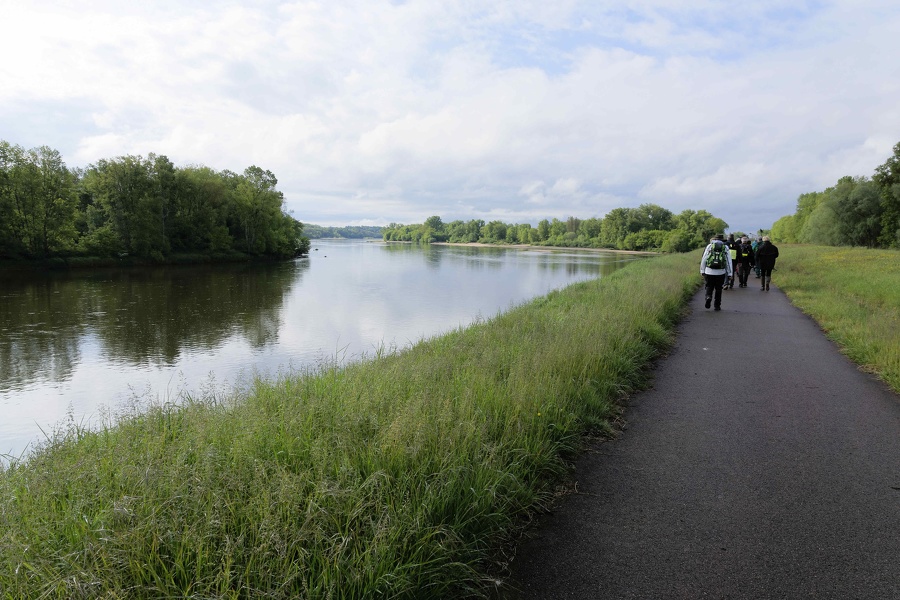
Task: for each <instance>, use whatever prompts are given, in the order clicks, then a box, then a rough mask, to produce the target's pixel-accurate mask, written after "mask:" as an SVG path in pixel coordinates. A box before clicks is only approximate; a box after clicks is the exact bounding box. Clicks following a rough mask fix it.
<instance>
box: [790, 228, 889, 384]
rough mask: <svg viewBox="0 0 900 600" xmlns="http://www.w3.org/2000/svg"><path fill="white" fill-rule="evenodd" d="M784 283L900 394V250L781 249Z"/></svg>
mask: <svg viewBox="0 0 900 600" xmlns="http://www.w3.org/2000/svg"><path fill="white" fill-rule="evenodd" d="M779 250H780V253H781V257H780V258H779V259H778V264H777V266H778V271H777V273H776V274H775V275H776V276H775V278H774V279H776V280H777V283H778V285H779V286H780V287H781V288H782V289H783V290H784V291H785V293H786V294H787V295H788V297H789V298H790V299H791V301H792V302H793V303H794V305H796V306H797V307H799V308H800V309H801V310H802V311H803V312H805V313H807V314H809V315H810V316H811V317H812V318H814V319H815V320H816V321H817V322H818V323H819V325H820V326H821V327H822V329H823V330H824V331H825V333H826V334H827V335H828V337H830V338H831V339H833V340H834V341H835V342H837V343H838V344H839V345H840V346H841V347H842V348H843V349H844V352H846V354H847V356H848V357H850V359H851V360H853V361H854V362H856V363H859V364H860V365H862V366H863V367H864V368H865V369H867V370H869V371H871V372H872V373H875V374H877V375H878V376H880V377H881V378H882V379H884V381H886V382H887V383H888V385H890V386H891V387H892V388H893V389H894V390H896V391H897V392H900V252H898V251H896V250H872V249H866V248H844V247H829V246H782V247H780V248H779Z"/></svg>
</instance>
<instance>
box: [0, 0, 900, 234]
mask: <svg viewBox="0 0 900 600" xmlns="http://www.w3.org/2000/svg"><path fill="white" fill-rule="evenodd" d="M3 11H4V17H5V18H4V20H3V21H2V22H0V51H2V52H4V54H5V55H6V56H14V57H16V58H15V59H14V60H11V61H7V62H5V63H4V64H3V65H2V66H0V76H2V78H3V81H4V86H2V87H0V132H2V133H0V137H2V138H3V139H6V140H7V141H10V142H12V143H18V144H21V145H24V146H26V147H33V146H38V145H45V144H46V145H49V146H51V147H54V148H57V149H58V150H60V152H62V154H63V156H64V158H65V159H66V160H67V162H69V164H70V165H71V166H82V165H84V164H87V163H89V162H94V161H96V160H99V159H101V158H110V157H113V156H118V155H122V154H143V155H146V154H148V153H150V152H155V153H158V154H166V155H168V156H169V158H170V159H172V160H173V161H174V162H175V163H176V164H178V165H181V164H198V163H199V164H206V165H208V166H211V167H213V168H217V169H231V170H236V171H240V170H243V169H244V168H245V167H247V166H249V165H251V164H257V165H259V166H262V167H264V168H267V169H270V170H272V171H273V172H274V173H275V174H276V176H277V177H278V178H279V187H280V189H282V191H284V193H285V196H286V198H287V201H288V207H289V208H290V209H292V211H293V214H294V215H295V216H296V217H297V218H299V219H301V220H303V221H307V222H314V223H321V224H346V223H361V222H372V221H373V220H377V219H383V221H384V222H385V223H386V222H389V221H398V222H413V221H421V220H423V219H424V218H426V217H427V216H430V215H433V214H438V215H441V216H442V217H443V218H445V220H451V219H454V218H463V219H469V218H484V217H486V216H495V215H498V214H504V215H510V216H511V217H515V219H518V220H528V221H532V222H534V221H536V220H538V219H541V218H552V217H558V218H565V217H567V216H569V215H573V216H579V217H588V216H602V215H603V214H605V212H607V211H608V210H609V209H611V208H614V207H616V206H636V205H638V204H640V203H643V202H654V203H658V204H661V205H662V206H665V207H667V208H669V209H670V210H676V211H677V210H682V209H684V208H694V209H701V208H703V209H706V210H710V211H711V212H713V213H714V214H716V215H718V216H722V217H723V218H724V219H725V220H726V221H728V222H730V223H732V224H734V225H736V226H741V227H742V228H745V229H751V228H752V229H755V228H758V227H768V226H769V225H770V224H771V223H772V221H774V220H775V219H777V218H778V217H780V216H782V215H784V214H789V213H791V212H793V210H794V202H795V200H796V197H797V195H798V194H799V193H802V192H805V191H812V190H815V189H822V188H823V187H824V186H828V185H831V184H833V183H834V182H835V181H836V180H837V179H838V178H839V177H841V176H843V175H847V174H851V175H870V174H871V173H872V172H873V170H874V168H875V167H876V166H877V165H878V164H880V163H882V162H883V161H884V160H886V159H887V157H888V156H889V155H890V152H891V147H892V146H893V144H894V143H896V142H897V141H898V140H900V108H898V105H897V102H896V98H897V97H900V70H898V69H900V68H898V66H896V61H891V60H889V57H893V56H896V55H898V54H900V16H898V14H897V11H896V10H895V9H894V8H893V5H892V4H891V3H887V2H882V1H881V0H870V1H863V2H856V1H854V2H852V3H851V2H849V0H846V1H838V2H834V3H830V4H827V5H822V4H819V3H813V2H809V3H800V4H794V5H791V6H790V7H786V6H785V5H784V4H783V3H780V2H775V1H774V0H771V1H769V0H766V1H764V2H750V3H744V4H740V5H735V4H734V3H723V2H714V1H712V0H709V1H707V2H702V3H697V2H687V1H684V2H680V3H679V2H675V3H673V2H670V1H668V0H666V1H663V0H642V1H638V2H632V3H628V4H625V3H621V4H620V3H615V2H603V3H595V2H587V1H584V2H581V1H577V0H567V1H566V2H561V3H547V2H541V1H538V0H529V1H528V2H524V1H512V0H495V1H492V2H475V1H474V0H465V1H462V2H458V3H445V2H441V1H438V0H420V1H416V2H407V3H376V2H369V1H366V0H353V1H351V0H344V1H336V2H327V3H326V2H302V3H300V2H296V3H289V2H284V3H278V2H263V3H249V2H247V3H240V2H238V3H235V2H221V3H216V4H209V3H199V2H197V3H190V2H187V3H177V2H163V3H142V4H128V3H120V2H106V3H104V2H99V3H93V4H92V5H91V8H84V7H83V6H81V5H79V4H78V3H71V2H63V1H59V2H52V1H39V2H31V3H10V2H6V3H4V7H3ZM7 17H8V18H7ZM23 49H26V50H27V51H25V52H23V51H22V50H23ZM744 223H746V226H743V224H744Z"/></svg>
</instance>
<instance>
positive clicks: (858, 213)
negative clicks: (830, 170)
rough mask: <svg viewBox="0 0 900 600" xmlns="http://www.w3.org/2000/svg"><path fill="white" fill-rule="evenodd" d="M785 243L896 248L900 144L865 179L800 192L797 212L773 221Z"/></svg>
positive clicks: (898, 237) (899, 241)
mask: <svg viewBox="0 0 900 600" xmlns="http://www.w3.org/2000/svg"><path fill="white" fill-rule="evenodd" d="M772 237H773V238H774V239H775V240H777V241H781V242H786V243H813V244H824V245H831V246H866V247H869V248H875V247H884V248H889V247H900V143H898V144H897V145H895V146H894V154H893V156H891V157H890V158H889V159H888V160H887V161H885V163H884V164H882V165H880V166H879V167H877V168H876V169H875V174H874V175H873V176H872V178H871V179H869V178H867V177H849V176H846V177H841V178H840V179H839V180H838V182H837V183H836V184H835V185H834V186H833V187H829V188H827V189H826V190H825V191H822V192H810V193H806V194H801V195H800V196H799V197H798V198H797V210H796V212H795V213H794V214H793V215H787V216H784V217H782V218H780V219H778V221H776V222H775V223H774V224H773V225H772Z"/></svg>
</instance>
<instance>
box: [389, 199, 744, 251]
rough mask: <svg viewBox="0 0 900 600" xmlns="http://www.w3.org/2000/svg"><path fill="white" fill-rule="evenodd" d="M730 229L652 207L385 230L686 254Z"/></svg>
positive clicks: (409, 238)
mask: <svg viewBox="0 0 900 600" xmlns="http://www.w3.org/2000/svg"><path fill="white" fill-rule="evenodd" d="M727 228H728V224H727V223H726V222H725V221H723V220H722V219H719V218H717V217H715V216H713V215H712V214H710V213H709V212H707V211H705V210H698V211H695V210H685V211H682V212H681V213H679V214H677V215H676V214H674V213H673V212H672V211H670V210H667V209H665V208H663V207H661V206H657V205H655V204H642V205H641V206H639V207H637V208H615V209H613V210H611V211H609V213H607V214H606V216H604V217H603V218H602V219H601V218H590V219H578V218H576V217H569V218H568V219H566V220H565V221H561V220H559V219H556V218H554V219H553V220H547V219H544V220H542V221H540V222H539V223H538V224H537V227H532V226H531V225H530V224H529V223H524V224H509V223H504V222H502V221H490V222H487V223H485V222H484V221H483V220H481V219H472V220H470V221H451V222H450V223H444V222H443V220H442V219H441V218H440V217H438V216H433V217H429V218H428V219H426V220H425V222H424V223H422V224H421V225H399V224H397V223H391V224H390V225H388V226H387V227H385V229H384V235H383V238H384V240H385V241H405V242H425V243H431V242H449V243H475V242H477V243H482V244H530V245H536V246H562V247H567V248H606V249H611V250H645V251H659V252H687V251H689V250H693V249H695V248H702V247H703V246H705V245H706V244H707V243H708V242H709V239H710V238H711V237H712V236H713V235H715V234H716V233H722V232H723V231H725V230H726V229H727Z"/></svg>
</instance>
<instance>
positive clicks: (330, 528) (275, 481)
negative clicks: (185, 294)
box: [0, 253, 698, 598]
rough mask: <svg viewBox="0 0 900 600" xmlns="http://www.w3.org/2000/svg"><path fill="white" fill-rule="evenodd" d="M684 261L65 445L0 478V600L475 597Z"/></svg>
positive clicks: (636, 371)
mask: <svg viewBox="0 0 900 600" xmlns="http://www.w3.org/2000/svg"><path fill="white" fill-rule="evenodd" d="M696 260H697V256H696V255H695V254H693V253H692V254H687V255H672V256H663V257H659V258H653V259H649V260H645V261H636V262H634V263H632V264H631V265H629V266H628V267H626V268H624V269H622V270H619V271H616V272H615V273H613V274H612V275H610V276H606V277H603V278H602V279H600V280H593V281H589V282H584V283H579V284H575V285H572V286H570V287H568V288H566V289H564V290H560V291H555V292H552V293H551V294H549V295H547V296H545V297H542V298H539V299H537V300H534V301H532V302H530V303H527V304H524V305H522V306H520V307H517V308H515V309H513V310H511V311H509V312H507V313H505V314H502V315H499V316H497V317H495V318H493V319H491V320H489V321H486V322H483V323H480V324H476V325H474V326H471V327H469V328H466V329H461V330H458V331H455V332H452V333H450V334H448V335H444V336H441V337H437V338H434V339H431V340H425V341H422V342H420V343H418V344H416V345H415V346H414V347H412V348H411V349H409V350H405V351H403V352H399V353H391V352H383V353H379V354H378V355H376V356H374V357H372V358H371V360H369V361H365V362H362V363H359V364H354V365H351V366H347V367H344V368H339V367H337V366H335V367H327V366H326V367H323V368H320V369H318V370H316V371H315V372H309V373H302V374H293V375H290V376H286V377H283V378H280V379H278V380H275V381H258V382H256V383H255V385H254V386H253V388H252V389H251V390H249V391H247V392H246V393H243V394H239V395H238V394H235V395H234V396H231V397H224V398H223V397H216V396H215V394H210V395H209V396H208V397H204V398H196V399H186V401H185V402H184V403H182V405H180V406H177V407H176V406H172V405H163V406H154V407H151V408H149V409H148V410H145V411H141V412H140V413H136V414H134V415H132V416H130V417H128V418H124V419H122V420H120V421H119V422H118V423H117V424H115V425H114V426H110V427H108V428H105V429H102V430H99V431H88V430H84V429H81V428H78V427H75V426H73V427H70V428H69V429H68V430H66V431H62V432H60V433H59V434H58V435H56V436H54V437H53V438H52V439H50V440H48V442H47V443H46V444H45V445H44V446H43V447H41V448H39V449H38V450H37V451H35V452H34V453H32V454H31V455H30V456H28V457H27V459H26V460H25V461H14V462H13V463H12V464H11V465H10V466H8V467H6V468H4V469H3V471H2V472H0V502H2V505H0V597H3V598H99V597H103V598H160V597H166V598H176V597H177V598H377V597H385V598H443V597H464V596H473V597H477V596H481V595H486V594H487V593H488V592H489V590H490V587H491V586H492V585H493V584H492V583H490V581H489V578H488V574H489V573H492V572H496V567H497V563H498V562H499V559H497V558H495V557H496V556H497V553H498V550H499V549H500V548H501V547H502V544H503V543H504V541H506V540H508V539H510V535H511V534H513V533H514V532H515V531H516V530H517V528H519V527H520V526H521V525H522V523H523V521H524V517H525V516H526V515H527V514H528V513H529V512H531V511H534V510H535V509H537V508H539V507H540V506H542V505H544V504H545V503H547V502H549V500H550V499H551V497H552V494H553V491H554V486H555V484H556V483H558V481H559V480H560V478H561V477H562V476H563V475H564V474H565V473H566V464H565V460H566V458H567V457H571V456H572V455H573V454H574V453H575V452H576V451H577V450H578V449H579V447H580V444H581V442H582V440H583V439H584V438H583V436H585V435H586V434H590V433H597V432H603V431H605V430H607V429H608V428H609V419H610V418H612V417H614V416H615V415H616V414H617V412H618V410H619V403H620V400H621V399H622V397H623V395H624V394H626V393H628V392H630V391H632V390H635V389H637V388H639V387H641V386H642V385H643V384H644V383H645V378H646V366H647V365H648V363H649V362H650V361H651V360H652V359H653V358H654V357H655V356H656V355H657V354H658V353H659V352H660V351H661V350H663V349H664V348H666V347H667V346H668V345H669V344H670V343H671V339H672V332H673V329H674V326H675V324H676V322H677V320H678V318H679V317H680V315H681V311H682V310H683V307H684V304H685V301H686V300H687V298H688V297H689V296H690V295H691V294H692V293H693V292H694V291H695V290H696V288H697V286H698V278H697V276H696V273H695V272H696Z"/></svg>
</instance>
